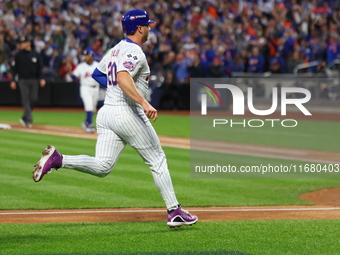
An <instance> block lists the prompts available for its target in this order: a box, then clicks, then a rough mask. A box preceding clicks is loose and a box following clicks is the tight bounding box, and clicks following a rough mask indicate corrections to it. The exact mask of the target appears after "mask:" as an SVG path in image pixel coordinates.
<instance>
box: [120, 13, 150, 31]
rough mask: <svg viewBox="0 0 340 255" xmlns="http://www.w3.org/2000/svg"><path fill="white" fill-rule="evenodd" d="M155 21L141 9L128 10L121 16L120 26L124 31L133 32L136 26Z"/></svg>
mask: <svg viewBox="0 0 340 255" xmlns="http://www.w3.org/2000/svg"><path fill="white" fill-rule="evenodd" d="M151 23H156V21H153V20H150V19H149V15H148V13H147V12H146V11H144V10H141V9H134V10H130V11H128V12H127V13H125V15H124V16H123V18H122V26H123V31H124V33H127V34H129V33H133V32H134V31H135V30H136V29H137V27H138V26H140V25H146V24H151Z"/></svg>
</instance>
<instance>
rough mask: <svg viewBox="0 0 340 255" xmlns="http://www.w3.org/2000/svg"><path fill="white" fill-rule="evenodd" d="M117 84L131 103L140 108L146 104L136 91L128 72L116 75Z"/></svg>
mask: <svg viewBox="0 0 340 255" xmlns="http://www.w3.org/2000/svg"><path fill="white" fill-rule="evenodd" d="M117 83H118V85H119V87H120V88H121V89H122V90H123V92H124V93H125V94H126V95H127V96H128V97H130V98H131V99H132V100H133V101H135V102H136V103H138V104H141V105H142V106H143V105H144V104H145V103H147V101H146V99H145V98H144V97H143V96H142V95H141V94H140V93H139V91H138V90H137V87H136V85H135V83H134V81H133V79H132V77H131V76H130V74H129V73H128V72H125V71H123V72H119V73H118V75H117Z"/></svg>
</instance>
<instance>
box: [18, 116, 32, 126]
mask: <svg viewBox="0 0 340 255" xmlns="http://www.w3.org/2000/svg"><path fill="white" fill-rule="evenodd" d="M19 122H20V124H21V125H22V126H23V127H27V128H31V127H32V124H31V123H27V122H26V121H24V120H23V119H22V118H20V119H19Z"/></svg>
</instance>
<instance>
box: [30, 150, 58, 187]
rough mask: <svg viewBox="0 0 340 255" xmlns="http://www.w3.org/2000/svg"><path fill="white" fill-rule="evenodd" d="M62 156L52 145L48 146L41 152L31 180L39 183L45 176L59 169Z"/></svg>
mask: <svg viewBox="0 0 340 255" xmlns="http://www.w3.org/2000/svg"><path fill="white" fill-rule="evenodd" d="M62 160H63V156H62V155H61V154H60V153H59V152H58V151H57V150H56V148H55V147H54V146H53V145H48V146H47V147H46V148H45V150H44V151H43V152H42V156H41V158H40V160H39V161H38V163H37V164H35V165H34V171H33V180H34V181H35V182H38V181H40V180H41V179H42V178H43V177H44V175H45V174H47V173H49V172H51V171H52V169H56V170H57V169H58V168H60V167H61V164H62Z"/></svg>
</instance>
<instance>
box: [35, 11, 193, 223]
mask: <svg viewBox="0 0 340 255" xmlns="http://www.w3.org/2000/svg"><path fill="white" fill-rule="evenodd" d="M151 23H155V21H152V20H150V19H149V16H148V14H147V12H146V11H144V10H140V9H135V10H130V11H128V12H127V13H126V14H125V15H124V16H123V18H122V25H123V30H124V32H125V33H126V38H125V39H124V40H122V41H120V42H119V43H118V44H117V45H116V46H114V47H113V48H112V49H111V50H110V51H109V52H108V53H107V54H106V55H105V56H104V58H103V59H102V60H101V61H100V63H99V65H98V67H97V69H96V70H95V71H94V73H93V75H92V76H93V77H94V78H95V79H96V80H97V81H98V82H99V83H100V84H107V92H106V98H105V102H104V106H103V107H102V108H101V109H100V110H99V112H98V115H97V132H98V138H97V144H96V155H95V157H90V156H87V155H78V156H70V155H61V154H60V153H59V152H58V151H57V150H56V148H55V147H54V146H51V145H49V146H48V147H47V148H46V149H45V150H44V151H43V153H42V157H41V159H40V161H39V162H38V163H37V164H36V165H35V167H34V172H33V179H34V181H36V182H38V181H40V180H41V179H42V178H43V176H44V175H45V174H46V173H48V172H50V171H51V170H52V169H58V168H68V169H74V170H77V171H80V172H84V173H88V174H92V175H95V176H99V177H104V176H106V175H108V174H109V173H110V172H111V171H112V169H113V167H114V165H115V163H116V162H117V160H118V157H119V155H120V153H121V152H122V150H123V149H124V148H125V146H126V144H129V145H131V146H132V147H133V148H134V149H135V150H136V151H137V152H138V153H139V155H140V156H141V157H142V158H143V160H144V162H145V163H146V164H148V165H149V167H150V170H151V173H152V176H153V179H154V182H155V184H156V186H157V188H158V190H159V191H160V194H161V196H162V198H163V200H164V202H165V204H166V207H167V210H168V222H167V225H168V226H169V227H170V228H172V227H179V226H182V225H192V224H194V223H196V222H197V220H198V218H197V216H196V215H192V214H190V213H189V212H187V211H186V210H184V209H183V208H182V207H181V205H180V204H179V203H178V201H177V198H176V195H175V192H174V189H173V186H172V181H171V177H170V174H169V170H168V166H167V160H166V157H165V154H164V151H163V149H162V148H161V145H160V141H159V139H158V136H157V134H156V132H155V130H154V128H153V126H152V125H151V123H150V121H149V118H150V119H152V120H153V121H155V120H156V119H157V110H156V109H155V108H153V107H152V106H151V105H150V104H149V103H148V101H147V100H146V99H145V98H146V95H147V93H148V81H149V75H150V69H149V66H148V63H147V60H146V57H145V54H144V53H143V51H142V48H141V46H142V43H144V42H146V41H147V39H148V35H149V32H150V26H149V24H151Z"/></svg>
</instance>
